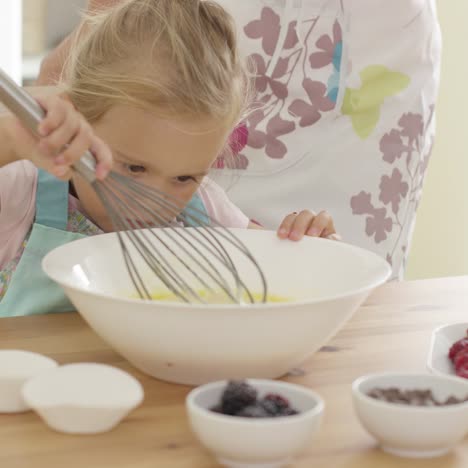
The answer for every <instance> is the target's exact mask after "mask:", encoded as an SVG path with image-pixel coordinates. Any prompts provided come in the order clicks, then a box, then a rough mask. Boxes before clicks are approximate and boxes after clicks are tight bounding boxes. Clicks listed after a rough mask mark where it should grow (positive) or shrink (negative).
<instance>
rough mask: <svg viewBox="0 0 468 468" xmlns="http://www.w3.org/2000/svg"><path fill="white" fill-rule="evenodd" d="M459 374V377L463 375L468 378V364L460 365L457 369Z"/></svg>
mask: <svg viewBox="0 0 468 468" xmlns="http://www.w3.org/2000/svg"><path fill="white" fill-rule="evenodd" d="M457 375H458V377H462V378H464V379H468V365H466V364H465V365H464V366H460V367H459V368H458V369H457Z"/></svg>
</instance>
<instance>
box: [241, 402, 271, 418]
mask: <svg viewBox="0 0 468 468" xmlns="http://www.w3.org/2000/svg"><path fill="white" fill-rule="evenodd" d="M236 416H241V417H243V418H271V414H269V413H268V412H267V411H266V410H265V408H264V407H263V406H262V405H260V404H258V403H257V404H255V405H249V406H246V407H245V408H243V409H241V410H240V411H239V412H238V413H237V414H236Z"/></svg>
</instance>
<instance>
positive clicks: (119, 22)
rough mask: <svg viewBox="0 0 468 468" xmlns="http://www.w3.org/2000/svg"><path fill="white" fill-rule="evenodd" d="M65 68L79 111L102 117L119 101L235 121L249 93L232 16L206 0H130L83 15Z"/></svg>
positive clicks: (167, 114) (158, 111)
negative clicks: (103, 10)
mask: <svg viewBox="0 0 468 468" xmlns="http://www.w3.org/2000/svg"><path fill="white" fill-rule="evenodd" d="M83 28H84V30H83V33H79V34H78V35H77V38H78V39H77V42H76V47H75V48H74V52H73V53H72V55H71V57H70V58H69V61H68V65H67V68H66V72H65V77H66V79H65V83H66V89H67V91H68V93H69V96H70V97H71V99H72V102H73V103H74V104H75V106H76V107H77V109H78V110H79V111H80V112H81V113H82V114H83V115H84V116H85V117H86V118H87V120H89V121H90V122H94V121H97V120H99V118H100V117H102V116H103V115H104V114H105V113H106V112H107V111H108V110H109V109H110V108H111V107H112V106H114V105H116V104H127V105H133V106H136V107H139V108H143V109H147V110H149V111H151V112H153V113H156V114H157V115H158V116H162V117H168V118H170V117H173V116H203V117H205V116H208V117H213V118H215V119H218V120H219V122H220V124H225V125H227V126H233V125H235V124H236V123H237V121H238V120H239V119H240V117H241V115H242V113H243V111H244V109H245V107H246V105H247V102H248V98H249V92H248V78H247V72H246V69H245V66H244V62H243V60H242V59H241V58H240V56H239V53H238V50H237V41H236V30H235V25H234V22H233V20H232V18H231V16H230V15H229V14H228V13H227V12H226V11H225V10H224V9H223V8H222V7H221V6H219V5H217V4H216V3H214V2H211V1H204V0H127V1H124V2H123V3H121V4H119V5H117V6H115V7H113V8H111V9H109V10H107V11H105V12H101V13H95V14H93V15H90V16H88V17H87V18H86V19H85V21H84V23H83Z"/></svg>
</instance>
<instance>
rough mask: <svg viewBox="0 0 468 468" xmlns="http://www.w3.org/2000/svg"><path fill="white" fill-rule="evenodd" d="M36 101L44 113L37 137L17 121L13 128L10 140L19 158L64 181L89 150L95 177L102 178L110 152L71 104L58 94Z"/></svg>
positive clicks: (105, 171) (106, 172)
mask: <svg viewBox="0 0 468 468" xmlns="http://www.w3.org/2000/svg"><path fill="white" fill-rule="evenodd" d="M37 101H38V102H39V104H40V105H41V106H42V108H43V109H44V110H45V111H46V115H45V117H44V119H43V120H42V121H41V122H40V124H39V125H38V128H37V133H38V135H39V138H37V137H35V136H33V135H32V134H31V133H30V132H29V131H28V130H26V129H25V128H24V127H23V126H22V124H21V123H20V122H19V121H17V122H16V125H15V128H14V139H15V141H17V142H18V145H19V151H20V152H21V153H22V154H21V155H20V156H21V157H22V158H27V159H30V160H31V161H32V162H33V163H34V164H35V165H36V166H38V167H40V168H42V169H45V170H46V171H48V172H50V173H51V174H53V175H55V176H56V177H58V178H60V179H63V180H67V179H69V178H70V177H71V175H72V165H73V164H74V163H75V162H76V161H78V160H79V159H80V158H81V157H82V156H83V154H84V153H85V152H86V150H88V149H89V150H91V152H92V153H93V154H94V157H95V158H96V161H97V164H96V176H97V178H98V179H101V180H102V179H104V178H105V177H106V176H107V174H108V172H109V170H110V168H111V167H112V153H111V151H110V149H109V148H108V146H107V145H106V144H105V143H104V142H103V141H102V140H101V139H99V138H98V137H97V136H96V135H95V134H94V131H93V129H92V127H91V126H90V125H89V124H88V123H87V122H86V120H85V119H84V117H83V116H82V115H81V114H80V113H79V112H78V111H77V110H76V109H75V108H74V107H73V104H72V103H71V102H69V101H68V100H67V99H66V98H65V97H63V96H58V95H52V96H47V97H41V98H38V99H37Z"/></svg>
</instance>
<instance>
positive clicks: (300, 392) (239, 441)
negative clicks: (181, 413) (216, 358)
mask: <svg viewBox="0 0 468 468" xmlns="http://www.w3.org/2000/svg"><path fill="white" fill-rule="evenodd" d="M186 407H187V412H188V416H189V421H190V424H191V427H192V430H193V432H194V434H195V435H196V437H197V438H198V439H199V441H200V442H201V443H202V444H203V445H204V446H205V447H206V448H207V449H208V450H209V451H211V452H212V453H213V454H214V455H215V457H216V458H217V459H218V461H219V462H220V463H221V465H224V466H227V467H231V468H247V467H249V468H256V467H261V468H278V467H282V466H287V464H288V463H289V462H290V461H291V460H292V458H293V457H294V456H295V455H297V454H299V453H301V452H302V451H304V450H306V449H307V447H308V446H309V445H310V444H311V443H312V442H313V436H314V434H315V433H316V432H317V431H318V429H319V427H320V423H321V419H322V415H323V411H324V402H323V400H322V398H321V397H320V396H319V395H318V394H317V393H315V392H314V391H312V390H310V389H308V388H306V387H302V386H299V385H295V384H291V383H287V382H281V381H275V380H261V379H248V380H231V381H218V382H212V383H209V384H206V385H202V386H200V387H197V388H195V389H194V390H192V391H191V392H190V393H189V395H188V396H187V400H186Z"/></svg>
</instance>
